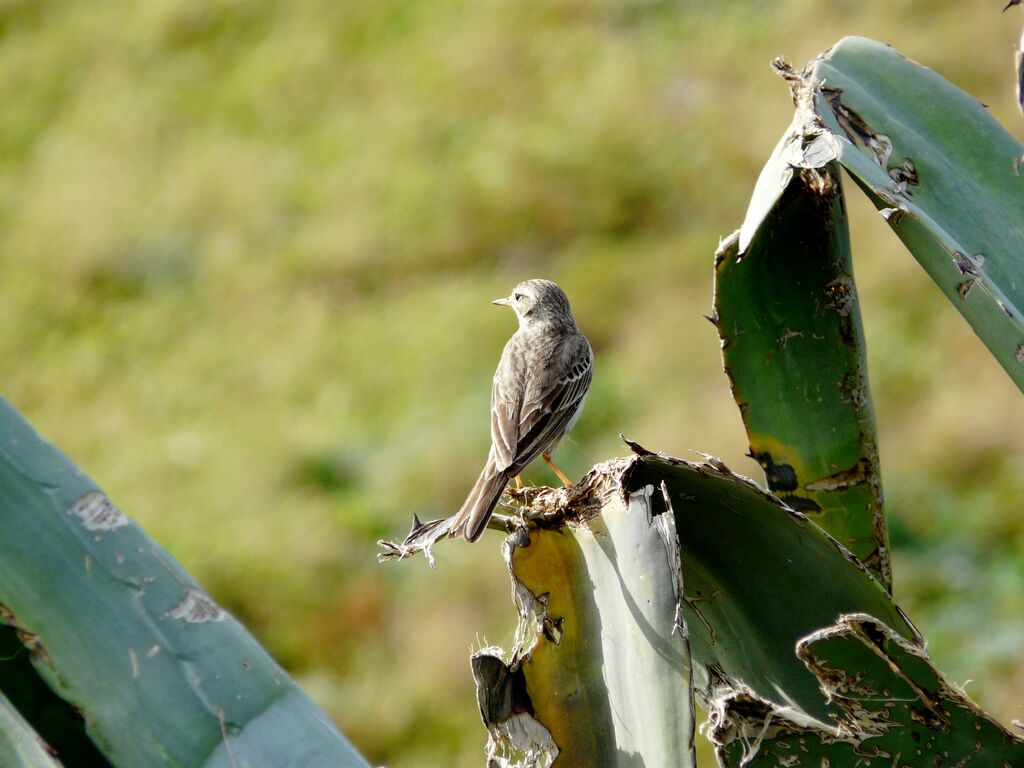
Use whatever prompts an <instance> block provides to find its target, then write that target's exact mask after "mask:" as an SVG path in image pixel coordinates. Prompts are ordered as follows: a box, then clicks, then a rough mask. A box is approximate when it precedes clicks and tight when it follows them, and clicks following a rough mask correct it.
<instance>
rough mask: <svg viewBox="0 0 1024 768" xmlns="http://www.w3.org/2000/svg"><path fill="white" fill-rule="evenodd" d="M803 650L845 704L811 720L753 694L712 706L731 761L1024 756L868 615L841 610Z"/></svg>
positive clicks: (983, 761)
mask: <svg viewBox="0 0 1024 768" xmlns="http://www.w3.org/2000/svg"><path fill="white" fill-rule="evenodd" d="M797 653H798V655H799V656H800V658H801V659H802V660H803V662H804V664H806V665H807V668H808V670H810V671H811V672H812V673H813V674H814V676H815V677H816V678H817V680H818V681H819V684H820V685H821V689H822V692H823V693H824V694H825V695H826V696H827V697H828V698H829V699H830V700H831V701H833V702H835V704H836V705H837V706H838V708H839V712H838V713H837V714H836V715H834V716H833V721H832V722H830V723H828V724H824V723H820V722H819V723H816V722H813V721H809V720H807V719H806V718H803V717H801V716H800V715H799V713H794V712H793V711H791V710H787V709H786V708H784V707H778V706H775V705H773V704H771V703H769V702H766V701H764V700H762V699H760V698H759V697H757V696H756V695H753V694H752V693H751V692H750V691H745V690H732V691H728V692H726V693H725V694H724V695H722V696H721V697H720V698H719V699H718V700H717V701H716V702H715V703H714V707H713V715H712V728H711V731H710V734H709V735H710V738H711V740H712V741H713V742H714V743H715V744H716V752H717V755H718V758H719V761H720V762H721V764H722V765H725V766H737V768H738V767H739V766H752V767H753V768H757V767H759V766H764V767H765V768H768V766H787V768H800V767H802V766H806V768H812V767H813V768H819V767H820V766H822V765H855V764H864V765H867V764H869V763H870V761H872V760H878V761H879V764H880V765H898V766H908V767H910V766H913V767H915V768H916V767H917V766H920V768H934V767H935V766H950V765H961V766H962V765H971V766H993V767H994V768H1005V767H1006V766H1011V765H1021V764H1022V761H1024V741H1022V740H1021V739H1019V738H1018V737H1016V736H1014V735H1013V734H1011V733H1010V732H1008V731H1007V730H1006V729H1005V728H1003V727H1002V726H1001V725H999V723H997V722H996V721H995V720H993V719H992V718H991V717H989V716H988V715H986V714H985V713H984V712H982V711H981V710H980V709H979V708H978V706H977V705H976V704H975V703H974V702H973V701H971V700H970V699H969V698H968V697H967V695H966V694H964V693H963V691H961V690H960V689H959V688H957V687H956V686H955V685H953V684H951V683H949V682H948V681H947V680H946V679H945V678H943V676H942V674H941V673H939V672H938V671H937V670H936V669H935V667H934V666H933V665H932V662H931V659H930V658H929V656H928V652H927V650H926V649H925V647H924V645H923V643H920V642H914V641H909V640H907V639H906V638H905V637H903V636H901V635H900V634H898V633H896V632H894V631H893V630H892V629H890V628H889V627H888V626H886V625H885V624H884V623H883V622H880V621H879V620H877V619H875V618H873V617H872V616H869V615H866V614H852V615H846V616H842V617H841V618H840V619H839V621H838V622H837V623H836V624H835V625H833V626H831V627H827V628H824V629H821V630H819V631H817V632H815V633H813V634H811V635H809V636H808V637H805V638H803V639H802V640H801V641H800V642H799V644H798V646H797Z"/></svg>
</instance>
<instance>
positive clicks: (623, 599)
mask: <svg viewBox="0 0 1024 768" xmlns="http://www.w3.org/2000/svg"><path fill="white" fill-rule="evenodd" d="M613 476H614V475H613ZM607 481H608V476H606V475H604V474H601V473H596V472H592V473H591V474H590V475H589V476H588V478H586V479H584V480H583V481H582V482H581V483H580V484H579V485H578V486H577V487H576V488H574V489H572V490H571V491H570V492H569V493H570V494H571V501H569V502H568V503H569V506H570V507H571V508H573V509H577V510H582V515H583V517H585V518H586V520H587V522H586V523H585V524H577V525H574V526H572V527H557V528H546V527H532V528H531V529H530V530H527V529H526V528H522V527H519V528H517V529H516V530H515V531H514V532H513V533H512V534H511V535H510V536H509V537H508V538H507V539H506V541H505V543H504V553H505V558H506V561H507V562H508V566H509V571H510V573H511V575H512V579H513V587H514V595H515V598H516V603H517V608H518V611H519V615H520V624H519V630H518V632H517V638H518V642H517V644H516V647H515V649H514V650H513V652H512V654H511V658H510V660H509V661H507V662H506V661H505V654H504V653H503V652H502V651H500V650H499V649H494V648H488V649H484V650H482V651H480V652H479V653H477V654H475V655H474V658H473V668H474V674H475V676H476V680H477V690H478V700H479V703H480V707H481V714H482V715H483V718H484V722H485V724H486V725H487V727H488V730H489V732H490V734H491V737H492V738H491V743H490V745H489V753H490V757H491V758H492V759H494V758H496V757H498V756H503V757H504V758H505V759H510V760H518V762H515V764H516V765H524V766H525V765H529V766H534V765H545V766H548V765H554V766H556V768H557V767H558V766H598V765H600V766H609V768H614V766H621V767H622V768H626V766H637V765H649V766H654V765H675V766H694V765H696V763H695V758H694V753H693V731H694V715H693V702H692V693H691V689H690V686H689V674H690V661H689V648H688V645H687V639H686V636H685V634H684V631H683V628H682V627H681V626H680V625H679V623H678V622H680V617H679V614H678V606H679V598H680V592H679V585H678V578H679V554H678V549H677V547H676V546H675V542H676V541H677V538H676V535H675V531H674V530H673V529H672V528H671V523H672V521H671V519H670V518H667V517H665V516H662V518H661V519H658V520H654V521H652V518H651V515H650V499H649V496H650V494H651V493H660V491H658V490H645V491H641V492H640V493H638V494H635V495H634V496H631V497H622V496H620V495H618V494H617V493H615V492H611V491H609V488H608V487H607V485H606V482H607ZM565 496H566V492H565V491H562V490H561V489H559V490H554V491H551V490H548V489H544V490H543V491H541V492H540V493H539V494H532V496H531V503H532V507H533V510H535V511H536V510H538V509H545V508H553V509H557V508H560V507H562V506H563V505H564V504H565V503H566V500H565ZM598 510H600V512H601V514H600V516H598V517H594V513H595V512H596V511H598Z"/></svg>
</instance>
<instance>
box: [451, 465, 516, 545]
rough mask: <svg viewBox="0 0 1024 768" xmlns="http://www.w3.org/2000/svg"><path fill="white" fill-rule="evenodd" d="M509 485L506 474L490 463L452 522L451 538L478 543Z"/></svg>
mask: <svg viewBox="0 0 1024 768" xmlns="http://www.w3.org/2000/svg"><path fill="white" fill-rule="evenodd" d="M506 485H508V477H507V476H506V475H505V473H504V472H501V471H499V470H497V469H495V467H494V464H493V462H491V461H489V460H488V462H487V464H486V465H485V466H484V471H483V472H481V473H480V477H479V478H478V479H477V481H476V485H474V486H473V490H472V491H470V492H469V496H467V497H466V500H465V501H464V502H463V504H462V509H460V510H459V511H458V514H456V515H455V518H454V519H453V520H452V526H451V529H450V533H449V535H450V536H454V537H459V536H461V537H462V538H464V539H465V540H466V541H476V540H477V539H479V538H480V534H481V533H483V531H484V528H485V527H486V525H487V521H488V520H490V519H491V515H492V514H493V513H494V508H495V507H496V506H498V500H499V499H500V498H501V494H502V491H504V490H505V486H506Z"/></svg>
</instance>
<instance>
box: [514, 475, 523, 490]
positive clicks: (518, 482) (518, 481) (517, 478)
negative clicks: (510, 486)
mask: <svg viewBox="0 0 1024 768" xmlns="http://www.w3.org/2000/svg"><path fill="white" fill-rule="evenodd" d="M512 479H513V480H515V481H516V490H517V491H521V490H523V476H522V475H516V476H515V477H514V478H512Z"/></svg>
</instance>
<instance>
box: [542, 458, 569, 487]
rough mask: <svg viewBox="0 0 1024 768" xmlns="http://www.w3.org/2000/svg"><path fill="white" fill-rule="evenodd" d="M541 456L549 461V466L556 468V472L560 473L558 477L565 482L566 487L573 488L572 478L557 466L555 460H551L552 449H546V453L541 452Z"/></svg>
mask: <svg viewBox="0 0 1024 768" xmlns="http://www.w3.org/2000/svg"><path fill="white" fill-rule="evenodd" d="M534 455H536V454H534ZM541 458H543V459H544V461H546V462H547V465H548V466H549V467H551V469H552V470H554V472H555V474H556V475H558V479H559V480H561V481H562V482H563V483H565V487H566V488H572V480H570V479H569V478H568V477H566V476H565V473H564V472H563V471H562V470H560V469H559V468H558V467H556V466H555V462H553V461H552V460H551V452H550V451H544V453H542V454H541Z"/></svg>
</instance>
